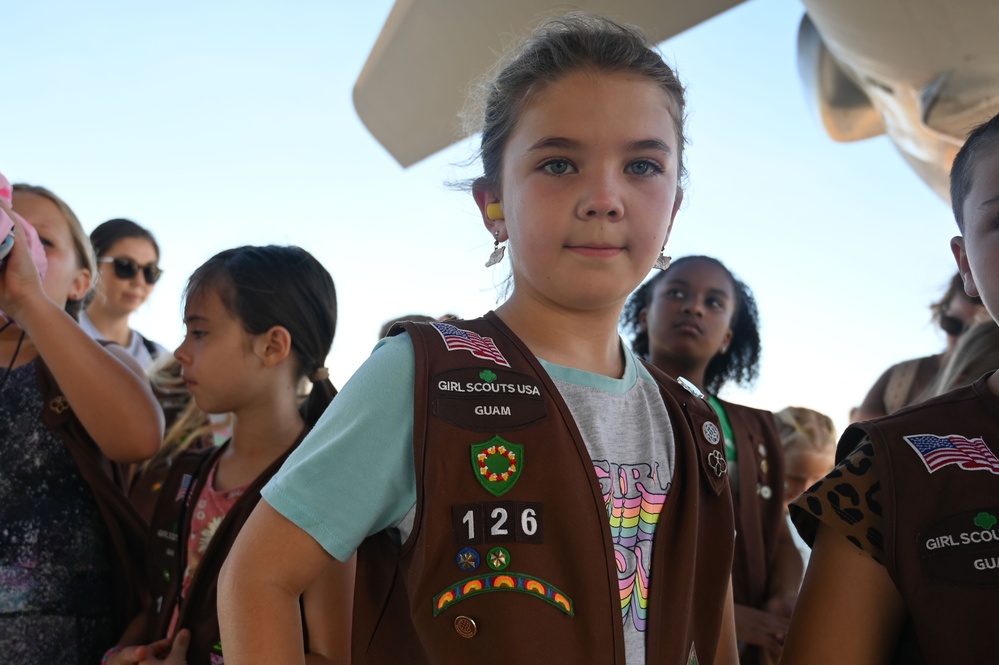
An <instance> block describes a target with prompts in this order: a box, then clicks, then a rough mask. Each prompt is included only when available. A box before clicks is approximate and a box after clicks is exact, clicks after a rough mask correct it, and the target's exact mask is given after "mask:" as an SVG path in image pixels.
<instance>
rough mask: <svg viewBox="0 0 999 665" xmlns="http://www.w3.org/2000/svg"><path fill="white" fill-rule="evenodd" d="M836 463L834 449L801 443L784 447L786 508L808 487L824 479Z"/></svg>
mask: <svg viewBox="0 0 999 665" xmlns="http://www.w3.org/2000/svg"><path fill="white" fill-rule="evenodd" d="M834 465H835V460H834V455H833V450H832V449H831V448H830V449H829V451H828V452H820V451H818V450H815V449H811V448H806V447H804V446H799V445H791V446H788V447H787V448H785V449H784V510H787V504H789V503H791V502H792V501H794V500H795V499H797V498H798V496H799V495H800V494H801V493H802V492H804V491H805V490H806V489H808V488H809V487H811V486H812V485H814V484H815V483H817V482H819V481H820V480H822V478H824V477H825V475H826V474H827V473H829V472H830V471H832V470H833V466H834Z"/></svg>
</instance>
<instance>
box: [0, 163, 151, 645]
mask: <svg viewBox="0 0 999 665" xmlns="http://www.w3.org/2000/svg"><path fill="white" fill-rule="evenodd" d="M6 185H7V182H6V180H4V179H3V177H2V176H0V209H2V211H3V213H2V214H6V215H9V216H10V218H12V219H13V221H14V245H13V248H12V249H11V253H10V254H9V255H8V256H7V259H6V263H5V264H4V266H3V268H2V269H0V310H2V311H3V316H0V327H2V328H3V331H2V332H0V385H2V388H0V443H2V446H0V449H2V451H3V452H2V453H0V530H2V532H3V537H2V538H0V578H2V580H3V582H2V584H0V654H3V660H4V661H5V662H11V663H14V662H17V663H29V662H30V663H67V662H97V660H98V659H99V658H100V654H101V652H102V650H103V645H102V642H103V643H104V644H106V642H107V640H108V639H113V636H114V635H115V633H116V632H118V631H120V630H122V629H123V627H124V625H125V623H126V622H127V620H128V615H129V614H131V613H133V612H135V611H136V610H137V609H138V603H139V600H140V593H141V592H140V587H141V580H140V579H139V577H138V576H137V575H135V574H134V571H135V566H136V565H141V558H140V556H139V553H140V552H141V542H142V539H143V537H144V535H145V533H144V525H143V523H142V521H141V519H140V518H139V517H138V515H137V514H136V513H135V512H134V511H133V510H132V509H131V506H130V505H129V504H128V503H127V501H126V500H125V496H124V493H123V482H124V481H123V475H122V473H121V468H120V467H119V466H118V464H117V463H118V462H122V463H127V462H137V461H141V460H142V459H145V458H147V457H150V456H151V455H152V454H153V453H155V452H156V449H157V447H158V446H159V441H160V438H161V437H162V433H163V416H162V414H161V413H160V410H159V407H158V406H157V404H156V401H155V399H154V398H153V395H152V391H151V390H150V388H149V384H148V382H147V381H146V380H145V378H144V377H143V375H142V370H141V368H140V367H139V366H138V365H137V364H136V363H135V362H134V361H133V360H132V359H131V357H130V356H128V354H127V353H126V352H125V351H124V350H123V349H122V348H121V347H119V346H117V345H110V346H108V347H106V348H104V347H102V346H101V345H100V344H98V343H97V342H95V341H93V340H92V339H91V338H90V337H89V336H88V335H87V334H86V333H85V332H84V331H83V330H82V329H81V328H80V326H79V325H78V323H77V321H76V318H77V316H78V315H79V311H80V304H81V303H82V301H83V299H84V297H85V296H86V295H87V293H88V291H89V290H90V288H91V284H92V279H93V276H94V275H95V264H94V259H93V253H92V251H91V249H90V242H89V241H88V240H87V236H86V235H85V234H84V232H83V228H82V227H81V226H80V222H79V221H78V220H77V218H76V216H75V215H74V214H73V211H72V210H71V209H70V208H69V206H67V205H66V204H65V203H64V202H63V201H62V199H60V198H59V197H57V196H56V195H55V194H53V193H52V192H51V191H49V190H47V189H45V188H43V187H38V186H31V185H14V187H13V196H12V201H13V207H12V208H11V206H10V202H9V200H7V199H6V198H5V196H4V194H5V193H6V194H7V195H9V194H10V190H9V189H8V188H7V187H6ZM4 190H6V191H4ZM28 224H30V225H31V226H32V227H33V228H34V229H35V230H37V237H38V238H39V239H40V243H41V245H42V246H44V259H41V261H44V262H45V263H46V264H47V265H46V267H45V271H44V277H40V276H39V270H38V268H36V260H33V258H32V252H31V247H30V245H29V240H28V238H29V232H28Z"/></svg>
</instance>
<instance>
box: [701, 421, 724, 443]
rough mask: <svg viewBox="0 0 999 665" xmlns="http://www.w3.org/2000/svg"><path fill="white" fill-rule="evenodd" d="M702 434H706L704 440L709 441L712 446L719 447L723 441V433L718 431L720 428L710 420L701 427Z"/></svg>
mask: <svg viewBox="0 0 999 665" xmlns="http://www.w3.org/2000/svg"><path fill="white" fill-rule="evenodd" d="M701 432H702V433H703V434H704V438H705V439H707V441H708V443H710V444H711V445H712V446H717V445H718V443H719V442H720V441H721V432H719V431H718V426H717V425H715V424H714V423H713V422H711V421H710V420H707V421H705V422H704V424H703V425H702V426H701Z"/></svg>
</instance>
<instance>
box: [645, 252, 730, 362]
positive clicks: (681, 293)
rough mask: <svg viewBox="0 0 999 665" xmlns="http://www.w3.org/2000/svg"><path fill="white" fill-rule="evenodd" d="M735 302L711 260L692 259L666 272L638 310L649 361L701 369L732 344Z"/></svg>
mask: <svg viewBox="0 0 999 665" xmlns="http://www.w3.org/2000/svg"><path fill="white" fill-rule="evenodd" d="M736 304H737V303H736V298H735V288H734V286H733V284H732V280H731V278H729V276H728V273H726V272H725V270H723V269H722V268H720V267H719V266H717V265H715V264H714V263H712V262H711V261H701V260H697V259H692V260H688V261H684V262H682V263H680V264H678V265H675V266H673V267H671V268H669V269H668V270H667V271H666V272H665V274H664V275H663V276H662V277H660V278H659V279H658V280H657V281H656V284H655V286H654V287H653V289H652V299H651V301H650V302H649V304H648V306H647V307H646V308H645V310H643V315H644V322H645V325H646V329H647V330H648V334H649V354H650V356H651V358H652V361H653V363H655V362H656V360H657V359H677V360H678V361H679V362H677V363H676V364H677V365H679V366H689V365H691V364H696V365H704V366H705V367H706V366H707V364H708V362H710V361H711V359H712V358H714V357H715V355H716V354H718V353H722V352H724V351H725V350H726V349H727V348H728V345H729V343H731V341H732V317H733V315H734V313H735V308H736ZM671 364H672V363H671Z"/></svg>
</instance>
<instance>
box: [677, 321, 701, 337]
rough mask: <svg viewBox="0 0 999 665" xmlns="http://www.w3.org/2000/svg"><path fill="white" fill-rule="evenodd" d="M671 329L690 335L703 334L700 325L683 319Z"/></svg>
mask: <svg viewBox="0 0 999 665" xmlns="http://www.w3.org/2000/svg"><path fill="white" fill-rule="evenodd" d="M673 329H674V330H678V331H680V332H683V333H688V334H691V335H702V334H704V331H703V330H701V327H700V326H699V325H697V324H696V323H692V322H690V321H684V322H682V323H678V324H676V325H675V326H673Z"/></svg>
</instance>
